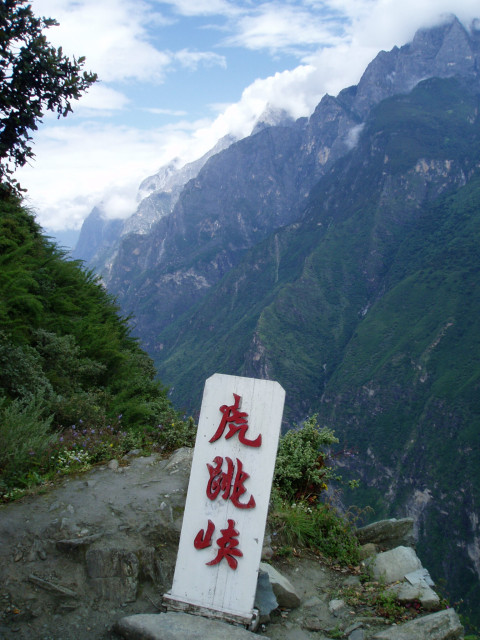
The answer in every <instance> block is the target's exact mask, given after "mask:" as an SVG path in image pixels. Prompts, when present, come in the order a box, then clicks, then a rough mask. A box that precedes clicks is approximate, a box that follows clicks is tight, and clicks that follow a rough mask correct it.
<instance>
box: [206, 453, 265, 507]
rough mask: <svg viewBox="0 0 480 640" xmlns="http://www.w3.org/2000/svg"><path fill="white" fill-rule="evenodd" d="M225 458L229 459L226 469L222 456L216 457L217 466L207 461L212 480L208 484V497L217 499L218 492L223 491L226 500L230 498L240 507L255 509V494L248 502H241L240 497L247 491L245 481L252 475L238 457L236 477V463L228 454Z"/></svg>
mask: <svg viewBox="0 0 480 640" xmlns="http://www.w3.org/2000/svg"><path fill="white" fill-rule="evenodd" d="M225 460H226V461H227V470H226V471H223V470H222V466H223V458H222V457H221V456H216V457H215V458H214V460H213V462H214V463H215V466H212V465H211V464H208V463H207V468H208V471H209V473H210V480H209V481H208V484H207V497H208V498H210V500H215V499H216V498H217V496H218V494H219V493H220V492H221V491H223V493H222V498H223V499H224V500H228V499H230V500H231V501H232V502H233V504H234V505H235V506H236V507H237V508H238V509H253V507H254V506H255V498H254V497H253V496H250V500H249V501H248V502H247V503H242V502H240V498H241V497H242V496H243V494H244V493H246V492H247V490H246V489H245V487H244V486H243V485H244V482H245V481H246V480H248V478H249V477H250V475H249V474H248V473H246V471H244V470H243V464H242V462H241V460H239V459H238V458H237V473H236V474H235V479H234V478H233V474H234V471H235V465H234V464H233V462H232V460H231V458H229V457H228V456H227V457H226V458H225Z"/></svg>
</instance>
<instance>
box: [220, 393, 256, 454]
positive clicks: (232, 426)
mask: <svg viewBox="0 0 480 640" xmlns="http://www.w3.org/2000/svg"><path fill="white" fill-rule="evenodd" d="M233 397H234V398H235V402H234V403H233V405H231V406H228V405H226V404H224V405H222V406H221V407H220V411H221V412H222V413H223V417H222V419H221V421H220V424H219V425H218V429H217V430H216V432H215V435H214V436H213V438H211V439H210V441H209V442H215V440H218V439H219V438H221V437H222V435H223V432H224V431H225V427H226V426H227V424H228V433H227V435H226V436H225V440H228V439H229V438H231V437H232V436H234V435H235V434H236V433H238V439H239V440H240V442H241V443H242V444H246V445H247V446H249V447H259V446H260V445H261V444H262V436H261V435H259V436H257V437H256V438H255V440H249V439H248V438H246V437H245V434H246V432H247V429H248V422H247V420H246V419H245V418H248V413H245V412H244V411H239V406H240V400H241V398H240V396H238V395H237V394H236V393H234V394H233Z"/></svg>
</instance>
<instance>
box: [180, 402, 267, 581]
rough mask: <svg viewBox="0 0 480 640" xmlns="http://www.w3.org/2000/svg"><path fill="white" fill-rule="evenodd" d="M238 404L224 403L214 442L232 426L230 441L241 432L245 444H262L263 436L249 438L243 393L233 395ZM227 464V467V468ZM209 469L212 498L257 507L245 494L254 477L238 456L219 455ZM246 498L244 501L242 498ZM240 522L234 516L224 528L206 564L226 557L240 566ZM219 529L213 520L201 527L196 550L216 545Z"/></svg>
mask: <svg viewBox="0 0 480 640" xmlns="http://www.w3.org/2000/svg"><path fill="white" fill-rule="evenodd" d="M233 398H234V403H233V404H232V405H230V406H228V405H222V406H221V407H220V409H219V411H220V413H221V414H222V418H221V420H220V424H219V425H218V428H217V430H216V432H215V434H214V435H213V436H212V438H211V439H210V440H209V442H210V443H212V442H216V441H217V440H218V439H219V438H221V437H222V436H223V434H224V432H225V430H226V429H227V427H228V431H227V434H226V435H225V440H229V439H230V438H232V437H233V436H234V435H236V434H238V440H239V442H240V443H241V444H243V445H244V446H247V447H260V445H261V444H262V436H261V434H260V435H258V436H257V437H256V438H255V439H254V440H252V439H249V438H247V436H246V433H247V430H248V427H249V424H248V420H247V418H248V413H246V412H245V411H240V403H241V396H239V395H238V394H236V393H234V394H233ZM224 463H226V468H225V469H224ZM207 469H208V473H209V476H210V478H209V480H208V483H207V488H206V493H207V497H208V498H209V500H212V501H213V500H216V499H217V498H218V496H221V498H223V500H230V501H231V502H232V504H233V505H234V506H235V507H236V508H237V509H253V508H254V507H255V504H256V503H255V498H254V496H253V495H250V497H249V498H248V499H247V497H246V496H245V498H244V494H245V493H247V489H246V488H245V486H244V483H245V481H246V480H248V478H249V477H250V474H248V473H247V472H246V471H244V469H243V463H242V461H241V460H240V459H239V458H236V461H235V463H234V462H233V460H232V459H231V458H230V457H228V456H225V458H224V457H223V456H216V457H215V458H214V459H213V464H210V463H207ZM242 498H244V501H242V502H241V501H240V500H241V499H242ZM235 527H236V524H235V521H234V520H233V519H230V518H229V519H228V526H227V527H226V528H225V529H220V533H221V534H222V535H221V536H220V537H219V538H218V539H217V541H216V544H217V546H218V550H217V555H216V556H215V558H214V559H213V560H211V561H210V562H206V563H205V564H206V565H208V566H213V565H216V564H219V563H220V562H221V561H222V560H223V559H225V560H226V561H227V563H228V566H229V567H230V569H234V570H235V569H236V568H237V566H238V561H237V558H240V557H242V556H243V553H242V551H241V550H240V549H239V548H238V547H239V544H240V542H239V539H238V538H239V536H240V533H239V532H238V531H237V529H236V528H235ZM214 532H215V524H214V523H213V522H212V521H211V520H209V521H208V524H207V528H206V530H205V529H200V531H199V532H198V533H197V535H196V536H195V539H194V542H193V546H194V547H195V549H198V550H201V549H206V548H207V547H211V546H212V537H213V534H214Z"/></svg>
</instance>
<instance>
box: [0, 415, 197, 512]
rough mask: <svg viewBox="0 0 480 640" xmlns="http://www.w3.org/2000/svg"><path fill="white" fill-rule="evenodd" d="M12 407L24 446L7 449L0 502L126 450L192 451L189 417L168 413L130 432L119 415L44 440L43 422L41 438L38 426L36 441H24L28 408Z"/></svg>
mask: <svg viewBox="0 0 480 640" xmlns="http://www.w3.org/2000/svg"><path fill="white" fill-rule="evenodd" d="M17 409H18V410H17V413H18V414H19V417H18V420H17V422H18V421H22V420H23V422H24V423H25V424H26V427H25V428H26V429H27V432H26V441H27V444H25V442H23V444H22V447H20V446H17V447H16V449H15V447H13V445H12V447H10V449H13V450H14V452H15V456H14V455H13V454H11V455H10V458H8V459H6V462H4V463H3V468H1V467H0V501H1V502H10V501H12V500H16V499H17V498H19V497H21V496H22V495H24V494H25V493H26V491H28V490H29V489H31V488H33V487H35V486H39V485H42V484H45V483H49V482H52V481H54V480H55V478H58V477H59V476H64V475H69V474H72V473H78V472H81V471H85V470H87V469H89V468H90V467H91V466H93V465H95V464H98V463H102V462H107V461H109V460H112V459H114V458H122V457H123V456H124V455H125V454H126V453H129V452H131V451H135V452H136V453H138V454H142V455H149V454H151V453H153V452H158V453H165V454H167V453H170V452H171V451H174V450H175V449H178V448H180V447H183V446H190V447H191V446H193V445H194V442H195V433H196V426H195V423H194V421H193V419H192V418H188V419H186V420H183V419H180V418H178V416H176V415H175V414H174V413H173V412H172V413H169V414H168V415H167V416H166V418H167V419H166V420H165V421H164V423H163V424H159V425H157V426H156V427H146V428H144V429H136V430H129V429H128V428H126V427H125V426H124V425H123V424H122V416H121V415H119V416H117V417H116V419H115V420H112V421H110V422H109V423H108V424H98V423H92V422H91V421H90V422H88V423H87V422H83V420H79V421H78V423H77V424H74V425H71V426H70V427H68V428H67V429H64V430H63V431H61V432H58V433H56V434H48V437H47V436H46V434H47V429H48V426H49V423H48V421H47V423H46V426H45V430H44V431H45V433H44V432H43V431H42V434H41V435H42V438H38V437H37V435H38V426H37V428H36V431H35V438H33V437H27V436H28V433H29V432H28V427H29V425H30V422H31V421H32V416H31V413H32V411H33V410H32V409H31V408H30V409H29V410H28V411H27V413H26V414H25V415H24V414H23V413H22V411H21V410H20V409H21V408H17ZM35 416H36V414H35ZM35 416H33V417H35ZM4 457H5V456H4ZM10 459H11V461H10ZM0 462H1V460H0ZM13 462H15V463H16V464H15V465H14V464H13Z"/></svg>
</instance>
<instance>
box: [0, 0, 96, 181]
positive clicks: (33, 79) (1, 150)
mask: <svg viewBox="0 0 480 640" xmlns="http://www.w3.org/2000/svg"><path fill="white" fill-rule="evenodd" d="M56 24H58V23H57V22H56V21H55V20H53V19H51V18H37V17H36V16H35V15H34V14H33V12H32V8H31V6H30V5H28V4H26V0H1V1H0V33H1V36H0V183H4V185H3V186H5V184H7V185H10V186H11V187H13V188H14V189H15V188H18V185H17V183H16V181H15V180H14V179H13V178H12V174H13V172H14V170H15V168H16V167H18V166H23V165H24V164H25V163H26V162H27V161H28V160H29V159H30V158H32V157H33V152H32V149H31V146H30V145H29V141H30V140H31V137H30V132H31V131H34V130H36V129H37V123H38V122H39V121H41V118H42V117H43V115H44V113H45V111H53V112H56V113H57V114H58V117H60V116H66V115H67V114H68V113H69V112H71V111H72V107H71V101H72V100H76V99H78V98H79V97H80V96H81V95H82V93H83V92H84V91H85V90H86V89H88V87H89V86H90V85H91V84H92V83H94V82H95V81H96V79H97V76H96V74H93V73H88V72H86V71H82V68H83V66H84V63H85V59H84V58H78V60H77V59H75V58H73V60H70V59H69V58H68V57H67V56H65V55H64V54H63V52H62V48H61V47H60V48H58V49H56V48H55V47H53V46H52V45H50V43H49V42H48V41H47V39H46V37H45V35H44V33H43V31H44V30H45V29H48V28H49V27H51V26H54V25H56Z"/></svg>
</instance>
